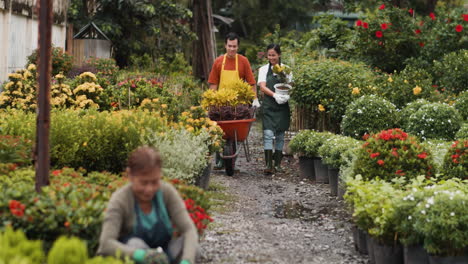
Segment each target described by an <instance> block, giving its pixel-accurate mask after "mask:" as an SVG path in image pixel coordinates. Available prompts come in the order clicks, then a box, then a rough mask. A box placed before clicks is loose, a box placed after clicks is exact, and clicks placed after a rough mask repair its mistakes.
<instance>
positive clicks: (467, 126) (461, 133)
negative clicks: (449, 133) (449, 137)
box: [455, 122, 468, 139]
mask: <svg viewBox="0 0 468 264" xmlns="http://www.w3.org/2000/svg"><path fill="white" fill-rule="evenodd" d="M455 138H456V139H462V138H468V122H465V123H463V125H462V127H461V128H460V130H458V132H457V134H455Z"/></svg>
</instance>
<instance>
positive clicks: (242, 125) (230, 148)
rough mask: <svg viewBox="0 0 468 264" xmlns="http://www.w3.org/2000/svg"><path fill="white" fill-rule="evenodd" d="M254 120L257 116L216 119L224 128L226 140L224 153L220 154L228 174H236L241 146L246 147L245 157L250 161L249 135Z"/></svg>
mask: <svg viewBox="0 0 468 264" xmlns="http://www.w3.org/2000/svg"><path fill="white" fill-rule="evenodd" d="M253 121H255V118H251V119H241V120H227V121H216V123H217V124H218V125H219V126H220V127H221V129H223V132H224V135H223V138H224V139H225V140H226V144H225V145H224V150H223V153H220V156H221V158H222V159H223V160H224V167H225V169H226V175H228V176H232V175H234V168H235V165H236V158H237V156H238V155H239V153H240V149H241V147H243V148H244V152H245V158H246V159H247V161H248V162H250V149H249V141H248V139H247V137H248V136H249V132H250V127H251V126H252V122H253Z"/></svg>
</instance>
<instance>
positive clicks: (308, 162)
mask: <svg viewBox="0 0 468 264" xmlns="http://www.w3.org/2000/svg"><path fill="white" fill-rule="evenodd" d="M314 159H316V158H309V157H299V173H300V175H301V177H302V178H308V179H311V180H315V169H314Z"/></svg>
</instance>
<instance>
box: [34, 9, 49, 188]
mask: <svg viewBox="0 0 468 264" xmlns="http://www.w3.org/2000/svg"><path fill="white" fill-rule="evenodd" d="M52 1H53V0H40V1H39V40H38V46H39V67H38V68H39V70H38V71H39V79H38V84H39V92H38V100H37V105H38V107H37V127H36V148H35V152H36V153H35V154H36V158H37V163H36V164H35V165H36V191H37V192H40V191H41V189H42V187H43V186H46V185H48V184H49V162H50V157H49V128H50V74H51V67H52V66H51V61H50V57H51V49H52V47H51V43H52Z"/></svg>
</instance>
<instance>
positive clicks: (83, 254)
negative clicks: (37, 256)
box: [47, 237, 88, 264]
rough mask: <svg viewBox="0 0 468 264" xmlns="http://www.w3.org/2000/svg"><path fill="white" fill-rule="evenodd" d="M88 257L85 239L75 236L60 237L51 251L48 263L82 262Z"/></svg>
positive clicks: (80, 263) (72, 263)
mask: <svg viewBox="0 0 468 264" xmlns="http://www.w3.org/2000/svg"><path fill="white" fill-rule="evenodd" d="M87 259H88V249H87V248H86V244H85V243H84V242H83V241H81V240H79V239H78V238H75V237H72V238H67V237H59V239H57V240H56V241H55V242H54V245H53V246H52V248H51V250H50V251H49V255H48V256H47V264H63V263H70V264H82V263H85V262H86V260H87Z"/></svg>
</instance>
